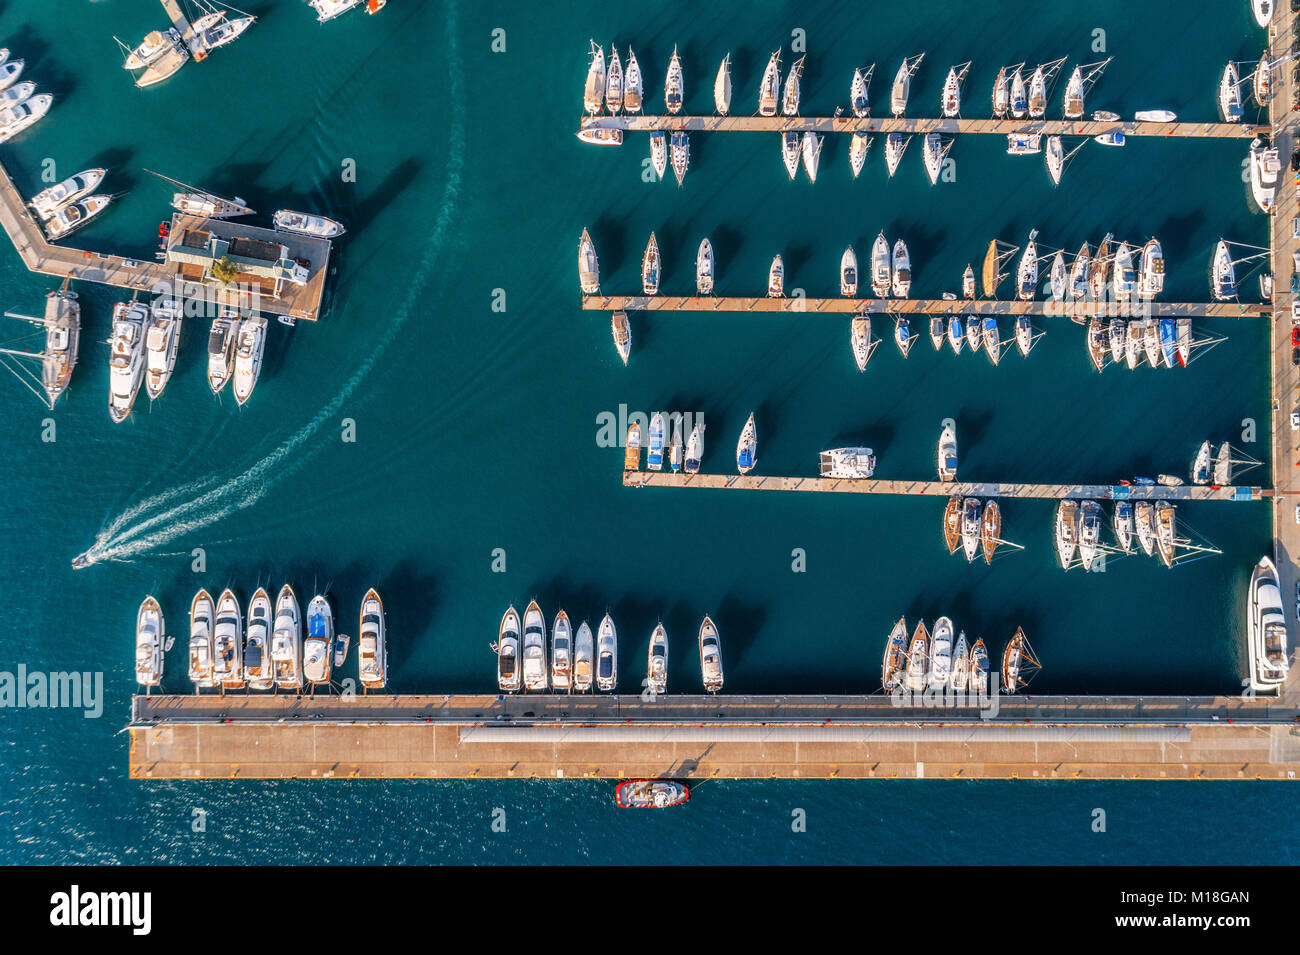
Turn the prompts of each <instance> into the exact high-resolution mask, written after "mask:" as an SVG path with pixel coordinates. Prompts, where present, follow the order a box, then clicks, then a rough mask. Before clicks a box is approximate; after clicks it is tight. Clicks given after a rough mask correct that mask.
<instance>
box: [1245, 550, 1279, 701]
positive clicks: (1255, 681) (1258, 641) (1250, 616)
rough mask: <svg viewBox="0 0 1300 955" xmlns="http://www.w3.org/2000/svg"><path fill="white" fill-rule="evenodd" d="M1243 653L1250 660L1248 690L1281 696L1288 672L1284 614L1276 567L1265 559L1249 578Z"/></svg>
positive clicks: (1262, 559) (1257, 565)
mask: <svg viewBox="0 0 1300 955" xmlns="http://www.w3.org/2000/svg"><path fill="white" fill-rule="evenodd" d="M1246 649H1247V656H1248V657H1249V660H1250V676H1249V682H1250V688H1251V689H1252V690H1255V691H1256V692H1265V693H1270V692H1275V691H1276V692H1278V693H1280V692H1281V689H1282V686H1283V684H1285V683H1286V678H1287V672H1288V670H1289V669H1290V663H1289V661H1288V659H1287V653H1288V649H1287V635H1286V611H1285V609H1284V608H1283V606H1282V591H1281V584H1279V583H1278V574H1277V567H1276V566H1275V565H1274V563H1273V561H1272V560H1270V559H1269V558H1268V557H1263V558H1261V559H1260V562H1259V563H1258V564H1256V565H1255V569H1254V571H1253V572H1252V573H1251V575H1250V592H1249V600H1248V602H1247V607H1246Z"/></svg>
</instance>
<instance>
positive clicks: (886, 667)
mask: <svg viewBox="0 0 1300 955" xmlns="http://www.w3.org/2000/svg"><path fill="white" fill-rule="evenodd" d="M906 665H907V618H906V617H899V618H898V623H896V624H894V629H893V630H891V631H890V632H889V639H888V640H886V641H885V657H884V659H883V660H882V661H881V664H880V685H881V686H882V687H884V689H885V692H886V693H892V692H893V690H894V688H895V687H897V686H898V685H899V684H900V683H901V682H902V677H903V668H904V667H905V666H906Z"/></svg>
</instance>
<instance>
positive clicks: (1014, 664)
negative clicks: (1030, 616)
mask: <svg viewBox="0 0 1300 955" xmlns="http://www.w3.org/2000/svg"><path fill="white" fill-rule="evenodd" d="M1037 670H1038V661H1037V660H1035V659H1034V656H1033V652H1032V651H1031V650H1030V648H1029V640H1028V638H1026V637H1025V632H1024V631H1023V630H1019V629H1017V630H1016V633H1015V636H1013V637H1012V638H1011V639H1010V640H1009V641H1008V642H1007V646H1006V649H1005V650H1003V651H1002V692H1003V693H1015V692H1016V691H1017V690H1018V689H1020V687H1022V686H1025V685H1027V684H1028V682H1029V680H1028V677H1029V676H1030V675H1032V672H1036V671H1037Z"/></svg>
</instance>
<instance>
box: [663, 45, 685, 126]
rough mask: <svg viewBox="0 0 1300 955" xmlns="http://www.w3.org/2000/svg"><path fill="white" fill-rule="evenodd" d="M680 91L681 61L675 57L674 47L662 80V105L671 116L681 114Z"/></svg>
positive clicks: (681, 84) (681, 88)
mask: <svg viewBox="0 0 1300 955" xmlns="http://www.w3.org/2000/svg"><path fill="white" fill-rule="evenodd" d="M682 90H683V82H682V61H681V58H680V57H679V56H678V55H677V47H676V46H674V47H673V56H672V59H670V60H669V61H668V75H667V77H666V78H665V79H664V105H666V106H667V107H668V112H669V113H672V114H673V115H676V114H677V113H679V112H681V108H682Z"/></svg>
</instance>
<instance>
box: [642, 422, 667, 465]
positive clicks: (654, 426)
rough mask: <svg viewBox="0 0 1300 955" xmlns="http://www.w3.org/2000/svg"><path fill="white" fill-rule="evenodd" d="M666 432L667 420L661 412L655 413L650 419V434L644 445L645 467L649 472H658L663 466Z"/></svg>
mask: <svg viewBox="0 0 1300 955" xmlns="http://www.w3.org/2000/svg"><path fill="white" fill-rule="evenodd" d="M667 430H668V420H667V418H665V417H664V413H663V412H662V411H656V412H655V413H654V414H653V415H652V416H651V418H650V432H649V435H648V437H647V443H646V467H648V468H649V469H650V470H651V471H660V470H662V469H663V466H664V438H665V437H666V432H667Z"/></svg>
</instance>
